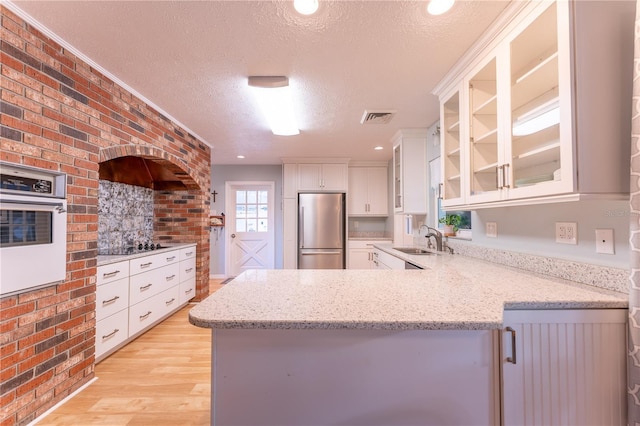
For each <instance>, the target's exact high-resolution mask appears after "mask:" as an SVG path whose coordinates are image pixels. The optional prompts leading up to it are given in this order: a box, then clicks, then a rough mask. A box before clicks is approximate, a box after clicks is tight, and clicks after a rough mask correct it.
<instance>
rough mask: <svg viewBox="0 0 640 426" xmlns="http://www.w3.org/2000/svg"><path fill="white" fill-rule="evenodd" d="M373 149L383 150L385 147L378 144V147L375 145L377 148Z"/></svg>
mask: <svg viewBox="0 0 640 426" xmlns="http://www.w3.org/2000/svg"><path fill="white" fill-rule="evenodd" d="M373 149H375V150H376V151H381V150H383V149H384V147H381V146H376V147H375V148H373Z"/></svg>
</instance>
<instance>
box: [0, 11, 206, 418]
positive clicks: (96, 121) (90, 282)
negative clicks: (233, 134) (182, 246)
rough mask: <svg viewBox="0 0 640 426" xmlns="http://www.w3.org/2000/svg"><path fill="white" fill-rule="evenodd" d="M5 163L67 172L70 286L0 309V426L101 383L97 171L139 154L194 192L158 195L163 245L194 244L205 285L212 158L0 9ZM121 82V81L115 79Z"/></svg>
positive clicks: (200, 284) (10, 301) (11, 300)
mask: <svg viewBox="0 0 640 426" xmlns="http://www.w3.org/2000/svg"><path fill="white" fill-rule="evenodd" d="M0 19H1V25H0V29H1V33H0V36H1V37H0V39H1V41H0V55H1V57H0V61H1V64H2V65H1V67H2V69H1V75H0V90H1V95H0V107H1V110H0V111H1V118H0V130H1V133H0V160H2V161H8V162H11V163H16V164H25V165H30V166H36V167H41V168H45V169H51V170H57V171H61V172H64V173H67V175H68V179H67V202H68V212H69V214H68V234H67V275H66V279H65V281H64V282H63V283H60V284H57V285H53V286H50V287H46V288H44V289H40V290H36V291H28V292H25V293H22V294H20V295H17V296H9V297H4V298H2V299H0V332H1V333H2V334H1V337H0V407H1V408H0V424H2V425H12V424H26V423H28V422H29V421H31V420H33V419H34V418H36V417H37V416H39V415H41V414H42V413H43V412H45V411H46V410H47V409H49V408H50V407H51V406H53V405H54V404H55V403H57V402H58V401H60V400H62V399H64V398H65V397H66V396H67V395H69V393H71V392H73V391H75V390H76V389H78V388H79V387H80V386H82V385H83V384H85V383H87V382H88V381H89V380H90V379H91V378H92V377H93V375H94V361H95V359H94V337H95V291H96V284H95V282H96V279H95V275H96V259H97V257H96V256H97V232H98V217H97V200H98V164H99V162H100V161H104V160H106V159H111V158H115V157H117V156H120V155H129V154H130V153H132V152H133V153H138V154H140V155H146V156H148V157H149V158H153V159H157V160H160V161H162V162H164V163H166V164H167V166H169V167H170V168H172V169H173V171H174V172H182V177H181V179H182V180H183V182H184V183H185V184H186V185H187V188H188V190H185V191H179V192H174V193H164V192H161V191H157V195H156V204H157V206H156V213H157V223H156V224H155V232H156V236H157V237H159V239H160V240H162V241H168V240H170V241H174V242H196V243H197V244H198V246H197V248H198V258H197V265H198V275H197V277H196V280H197V290H198V298H200V297H201V296H202V295H204V294H205V293H206V288H207V287H208V277H209V233H208V228H207V217H208V212H209V192H210V190H209V189H210V149H209V147H207V146H206V145H205V144H204V143H202V142H201V141H199V140H197V139H196V138H195V137H194V136H192V135H190V134H189V133H188V132H187V131H186V130H185V129H182V128H180V126H178V125H177V124H175V123H173V122H171V121H170V120H169V119H167V118H166V117H164V116H163V115H162V114H160V113H158V112H157V111H155V110H154V109H153V108H151V107H150V106H148V105H146V104H145V103H144V102H143V101H141V100H140V99H137V98H136V97H135V96H133V95H132V94H131V93H129V92H127V91H126V90H124V89H123V88H121V87H119V86H118V85H117V84H115V83H114V82H113V81H111V80H109V79H108V78H106V77H105V76H103V75H102V74H101V73H99V72H98V71H96V70H95V69H93V68H92V67H91V66H89V65H88V64H86V63H84V62H83V61H81V60H80V59H78V58H76V57H75V56H74V55H73V54H72V53H70V52H69V51H68V50H66V49H65V48H63V47H61V46H60V45H58V44H57V43H55V42H54V41H52V40H50V39H49V38H48V37H46V36H44V35H43V34H42V33H40V32H39V31H38V30H37V29H35V28H34V27H32V26H31V25H29V24H27V23H26V22H24V21H23V20H22V19H21V18H19V17H17V16H16V15H14V14H13V13H12V12H11V11H9V10H8V9H6V8H4V7H0ZM114 71H117V70H114Z"/></svg>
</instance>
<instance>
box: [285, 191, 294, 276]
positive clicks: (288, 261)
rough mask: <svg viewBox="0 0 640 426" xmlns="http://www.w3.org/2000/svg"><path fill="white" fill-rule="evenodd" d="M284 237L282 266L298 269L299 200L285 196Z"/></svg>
mask: <svg viewBox="0 0 640 426" xmlns="http://www.w3.org/2000/svg"><path fill="white" fill-rule="evenodd" d="M282 210H283V211H282V219H283V232H282V233H283V238H282V267H283V268H284V269H296V267H297V262H298V234H297V232H296V230H297V229H298V228H297V224H298V200H297V199H296V198H285V199H283V200H282Z"/></svg>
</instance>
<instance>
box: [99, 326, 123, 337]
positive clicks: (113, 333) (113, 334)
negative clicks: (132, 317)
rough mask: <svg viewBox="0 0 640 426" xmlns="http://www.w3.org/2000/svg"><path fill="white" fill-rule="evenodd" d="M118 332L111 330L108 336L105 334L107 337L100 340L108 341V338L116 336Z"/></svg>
mask: <svg viewBox="0 0 640 426" xmlns="http://www.w3.org/2000/svg"><path fill="white" fill-rule="evenodd" d="M118 331H120V330H118V329H117V328H116V329H115V330H113V331H112V332H111V333H109V334H107V335H104V336H102V340H105V339H108V338H110V337H113V336H115V335H116V333H117V332H118Z"/></svg>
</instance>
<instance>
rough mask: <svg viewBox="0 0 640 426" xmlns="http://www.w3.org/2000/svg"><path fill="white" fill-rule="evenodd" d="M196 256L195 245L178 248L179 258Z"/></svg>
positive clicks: (184, 258)
mask: <svg viewBox="0 0 640 426" xmlns="http://www.w3.org/2000/svg"><path fill="white" fill-rule="evenodd" d="M191 258H193V259H195V258H196V246H192V247H187V248H183V249H180V260H181V261H182V260H186V259H191Z"/></svg>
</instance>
